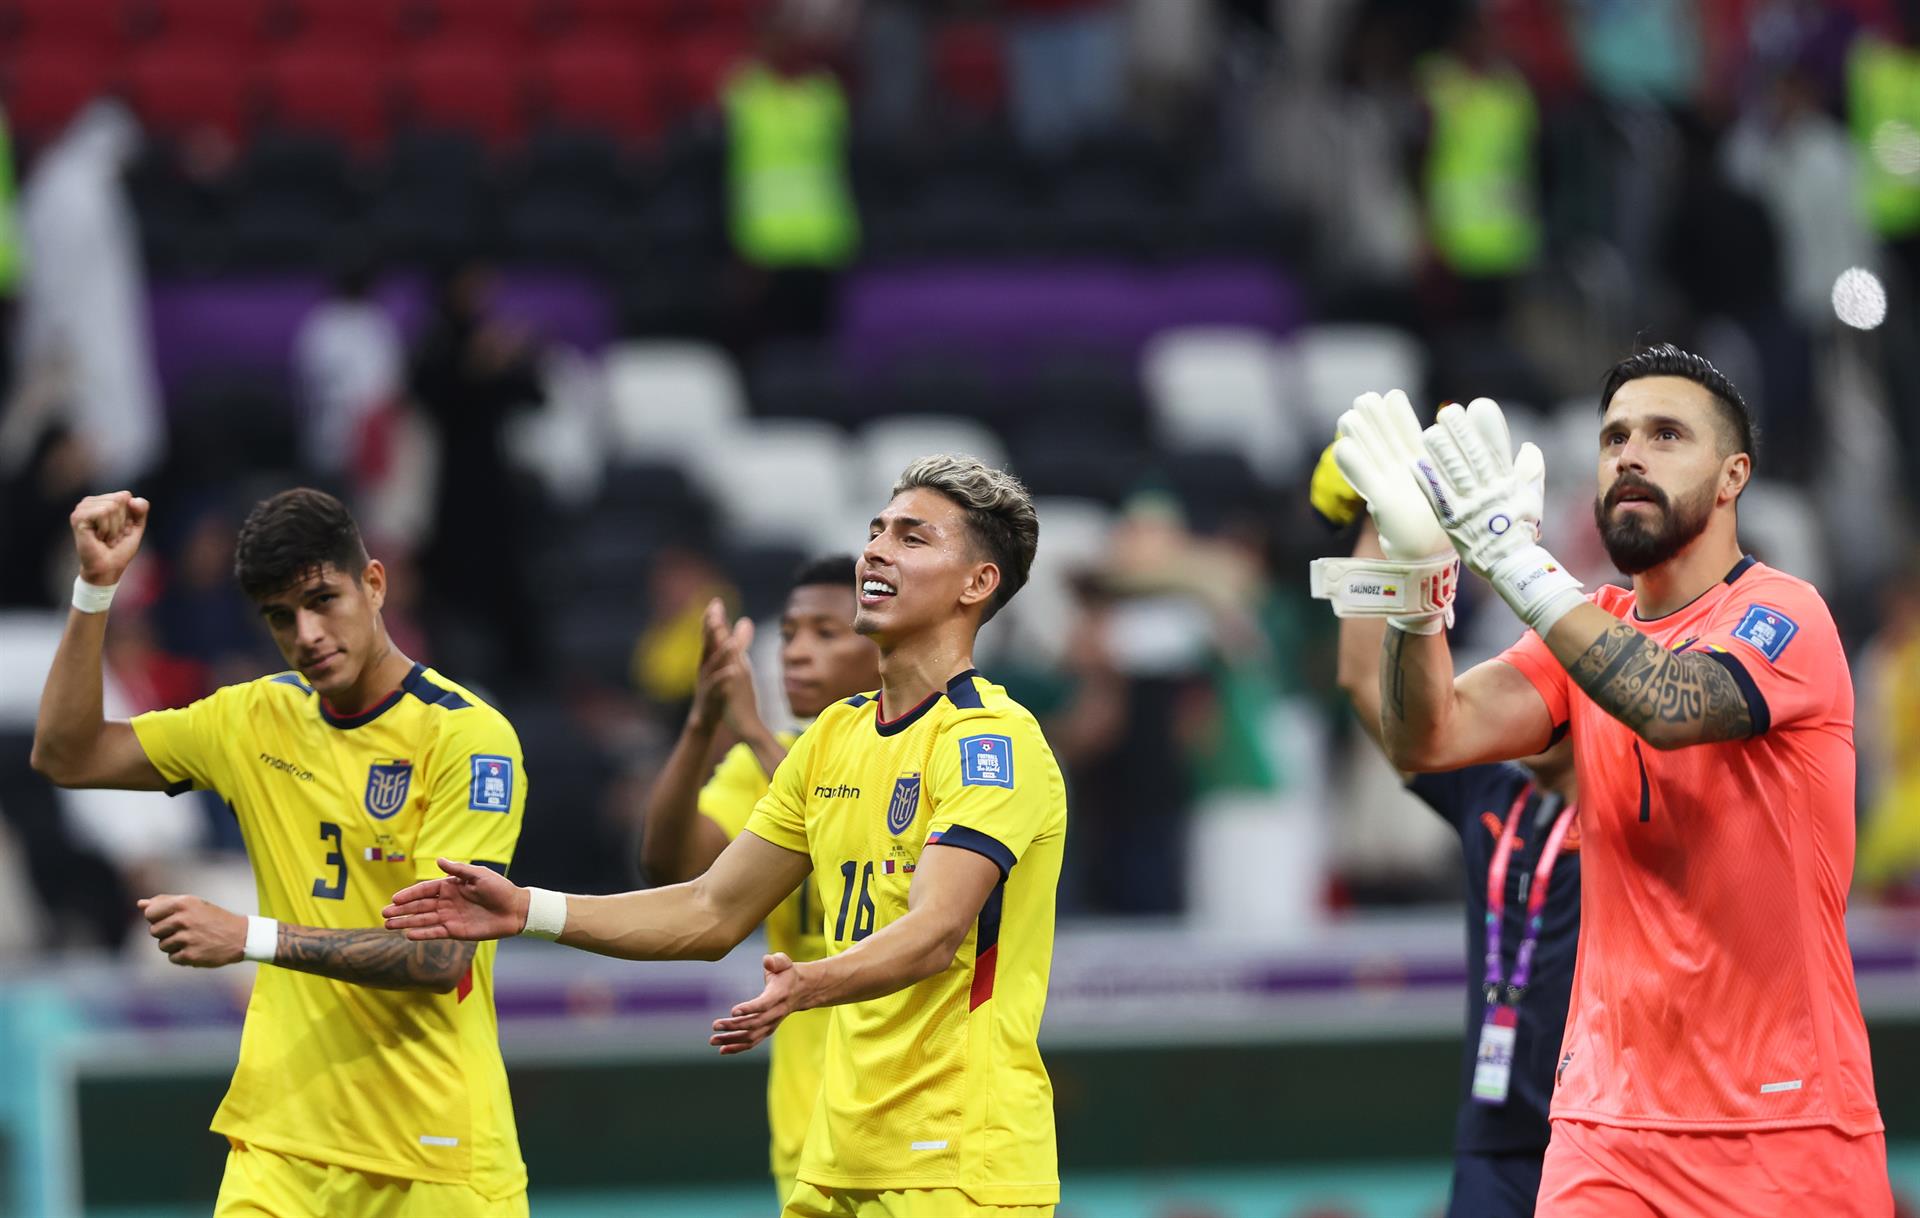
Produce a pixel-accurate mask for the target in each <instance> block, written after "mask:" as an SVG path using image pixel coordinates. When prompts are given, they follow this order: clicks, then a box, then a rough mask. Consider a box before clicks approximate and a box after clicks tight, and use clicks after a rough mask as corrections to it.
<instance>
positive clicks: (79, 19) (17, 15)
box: [7, 0, 127, 55]
mask: <svg viewBox="0 0 1920 1218" xmlns="http://www.w3.org/2000/svg"><path fill="white" fill-rule="evenodd" d="M7 7H8V8H10V9H12V10H13V11H12V18H13V22H12V24H13V29H12V30H11V31H9V33H10V36H11V38H10V40H11V39H18V40H19V41H20V42H21V43H28V42H58V43H62V44H64V45H67V46H72V47H84V48H88V49H90V50H91V51H92V52H93V53H94V54H96V55H105V54H109V53H111V52H113V51H114V50H116V49H118V47H119V46H120V44H121V42H122V41H123V40H124V39H125V38H126V36H127V26H126V20H125V15H126V14H125V11H124V9H123V7H122V4H121V0H9V2H8V4H7Z"/></svg>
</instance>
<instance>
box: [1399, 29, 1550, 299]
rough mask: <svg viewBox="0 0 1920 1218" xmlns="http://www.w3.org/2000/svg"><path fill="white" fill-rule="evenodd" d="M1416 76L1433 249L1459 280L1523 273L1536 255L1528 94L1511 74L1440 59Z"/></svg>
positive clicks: (1534, 125)
mask: <svg viewBox="0 0 1920 1218" xmlns="http://www.w3.org/2000/svg"><path fill="white" fill-rule="evenodd" d="M1422 74H1423V76H1424V79H1425V84H1426V98H1427V105H1428V108H1429V109H1430V110H1431V111H1432V113H1433V136H1432V140H1431V142H1430V144H1429V145H1428V148H1427V162H1426V170H1425V177H1426V194H1427V227H1428V233H1429V235H1430V236H1431V238H1432V240H1433V244H1434V247H1435V248H1436V249H1437V250H1438V251H1439V254H1440V258H1441V260H1442V261H1443V262H1445V263H1446V264H1447V266H1449V267H1450V268H1452V269H1453V270H1454V271H1455V272H1456V273H1458V274H1461V275H1469V276H1476V277H1483V276H1495V275H1511V274H1514V273H1516V272H1518V271H1522V270H1525V269H1526V268H1527V267H1529V266H1531V265H1532V264H1533V260H1534V258H1535V257H1536V256H1537V255H1538V254H1539V252H1540V217H1539V213H1538V211H1537V209H1536V207H1535V204H1534V184H1535V176H1536V174H1535V165H1534V151H1533V143H1534V135H1535V133H1536V132H1537V131H1538V129H1539V125H1540V116H1539V112H1538V110H1537V109H1536V108H1535V106H1534V102H1533V93H1532V91H1531V90H1530V89H1528V88H1527V83H1526V81H1525V80H1524V79H1522V77H1521V76H1520V74H1519V73H1518V72H1516V71H1514V70H1513V69H1511V68H1506V69H1502V70H1500V71H1497V72H1492V73H1486V74H1481V73H1475V72H1469V71H1467V70H1466V68H1464V67H1463V66H1461V65H1460V64H1459V63H1458V62H1457V61H1455V60H1452V59H1449V58H1445V57H1436V58H1435V59H1432V60H1430V61H1429V62H1428V63H1427V64H1425V65H1424V69H1423V73H1422Z"/></svg>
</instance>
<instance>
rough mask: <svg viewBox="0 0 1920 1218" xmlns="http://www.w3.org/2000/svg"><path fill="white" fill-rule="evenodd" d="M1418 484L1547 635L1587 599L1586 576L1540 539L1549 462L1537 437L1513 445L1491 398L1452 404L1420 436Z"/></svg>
mask: <svg viewBox="0 0 1920 1218" xmlns="http://www.w3.org/2000/svg"><path fill="white" fill-rule="evenodd" d="M1421 450H1422V451H1421V453H1420V455H1419V456H1418V457H1416V458H1415V462H1414V465H1415V468H1416V469H1417V470H1418V472H1419V485H1420V489H1421V490H1422V491H1423V492H1424V493H1425V495H1426V498H1427V501H1428V502H1429V503H1430V504H1432V508H1433V513H1434V515H1435V516H1437V517H1438V518H1439V521H1440V524H1441V526H1442V527H1443V528H1445V529H1446V532H1447V536H1448V538H1449V539H1451V540H1452V542H1453V546H1454V548H1455V549H1456V550H1458V551H1460V556H1461V557H1462V558H1464V559H1465V560H1466V563H1467V566H1469V567H1471V568H1472V569H1473V571H1474V572H1475V573H1476V574H1478V575H1480V576H1482V577H1483V578H1485V579H1486V581H1487V582H1488V583H1490V584H1492V585H1493V590H1494V591H1495V592H1498V593H1499V594H1500V597H1501V599H1502V600H1504V601H1506V602H1507V604H1508V605H1510V606H1512V607H1513V611H1514V612H1515V613H1517V614H1519V616H1520V620H1521V621H1523V622H1525V623H1526V624H1527V625H1528V626H1529V627H1531V628H1532V629H1533V631H1534V632H1535V633H1536V634H1538V635H1540V636H1541V637H1542V638H1545V637H1546V634H1547V632H1548V631H1549V630H1551V629H1553V624H1554V623H1555V622H1557V621H1559V620H1560V619H1561V617H1562V616H1564V615H1565V614H1566V612H1567V611H1568V610H1569V609H1572V608H1574V607H1575V606H1577V605H1580V604H1582V603H1583V602H1585V600H1586V597H1585V596H1583V595H1581V592H1580V581H1579V580H1577V579H1575V578H1574V577H1573V576H1572V575H1570V574H1568V573H1567V571H1566V569H1565V568H1564V567H1562V566H1561V565H1560V563H1559V562H1558V561H1557V560H1556V559H1555V558H1554V557H1553V555H1551V554H1549V553H1547V551H1546V548H1545V547H1544V546H1542V545H1541V544H1540V516H1541V511H1542V504H1543V501H1544V499H1545V493H1546V478H1547V467H1546V461H1545V459H1544V458H1543V457H1541V455H1540V450H1539V449H1538V448H1536V447H1535V446H1534V445H1532V444H1522V445H1521V446H1520V450H1519V452H1517V453H1516V452H1515V451H1514V449H1513V439H1512V437H1511V436H1510V435H1509V434H1508V432H1507V420H1506V417H1505V416H1504V415H1502V414H1501V413H1500V407H1498V406H1496V405H1495V404H1494V403H1493V402H1492V400H1491V399H1488V398H1475V399H1474V400H1473V402H1472V403H1471V404H1470V405H1468V406H1465V407H1462V406H1460V405H1458V404H1454V405H1448V406H1446V407H1444V408H1442V410H1441V411H1440V414H1439V417H1438V418H1437V419H1436V420H1435V422H1434V425H1433V426H1432V427H1429V428H1427V430H1426V431H1425V432H1424V433H1423V434H1422V436H1421Z"/></svg>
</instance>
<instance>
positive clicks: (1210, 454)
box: [1158, 448, 1272, 533]
mask: <svg viewBox="0 0 1920 1218" xmlns="http://www.w3.org/2000/svg"><path fill="white" fill-rule="evenodd" d="M1158 468H1159V472H1160V473H1161V474H1162V475H1163V476H1164V477H1165V478H1166V480H1167V483H1168V485H1169V486H1171V487H1172V489H1173V493H1174V495H1175V496H1176V497H1177V498H1178V499H1179V500H1180V504H1181V506H1182V507H1183V508H1184V509H1185V511H1186V517H1187V523H1188V525H1189V526H1190V527H1191V528H1193V529H1194V530H1195V531H1196V532H1201V533H1211V532H1214V531H1217V530H1218V529H1219V528H1221V527H1222V526H1223V525H1226V524H1228V523H1230V522H1232V521H1234V520H1236V519H1245V518H1248V517H1251V516H1254V515H1256V514H1258V515H1261V516H1264V517H1265V518H1268V519H1270V518H1271V516H1272V513H1271V512H1269V511H1268V510H1267V502H1268V496H1267V494H1266V485H1265V480H1264V479H1262V478H1261V476H1260V475H1259V474H1258V473H1257V472H1255V470H1254V468H1253V466H1252V464H1251V463H1249V462H1248V460H1247V458H1246V455H1245V454H1244V453H1243V452H1242V451H1241V450H1240V449H1238V448H1213V449H1190V450H1187V451H1185V452H1176V453H1169V454H1166V455H1164V456H1162V457H1161V458H1160V461H1159V463H1158Z"/></svg>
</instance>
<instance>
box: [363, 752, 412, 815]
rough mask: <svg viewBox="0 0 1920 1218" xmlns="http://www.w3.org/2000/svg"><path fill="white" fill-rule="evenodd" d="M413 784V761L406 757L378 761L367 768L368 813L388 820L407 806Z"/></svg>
mask: <svg viewBox="0 0 1920 1218" xmlns="http://www.w3.org/2000/svg"><path fill="white" fill-rule="evenodd" d="M412 785H413V762H411V761H409V760H407V759H406V758H404V757H395V758H392V759H390V760H387V761H376V762H374V763H373V764H372V765H371V766H369V767H368V768H367V815H368V816H371V817H373V819H375V820H387V819H388V818H390V817H391V816H392V815H393V814H394V813H396V812H398V811H399V810H400V809H402V808H404V807H406V806H407V789H408V788H409V787H411V786H412Z"/></svg>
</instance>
